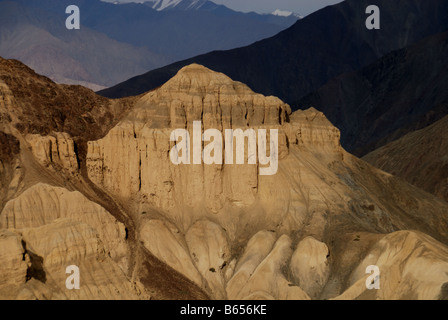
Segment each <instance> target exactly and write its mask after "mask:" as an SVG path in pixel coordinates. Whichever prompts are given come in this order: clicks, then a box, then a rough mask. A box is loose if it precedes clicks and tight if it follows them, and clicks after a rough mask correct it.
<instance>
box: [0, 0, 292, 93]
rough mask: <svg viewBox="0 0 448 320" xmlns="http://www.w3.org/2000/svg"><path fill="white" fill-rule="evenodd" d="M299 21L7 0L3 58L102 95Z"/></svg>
mask: <svg viewBox="0 0 448 320" xmlns="http://www.w3.org/2000/svg"><path fill="white" fill-rule="evenodd" d="M72 4H74V5H77V6H78V7H79V8H80V11H81V30H76V31H73V30H67V29H66V28H65V19H66V18H67V17H68V15H67V14H66V13H65V9H66V7H67V6H68V5H72ZM153 7H154V8H155V9H153ZM161 8H164V10H160V9H161ZM191 9H194V10H191ZM295 21H297V17H293V16H291V17H280V16H275V15H258V14H255V13H248V14H245V13H240V12H235V11H232V10H230V9H228V8H226V7H225V6H222V5H216V4H214V3H212V2H209V1H191V0H182V1H174V2H173V1H168V2H166V1H153V2H146V3H141V4H137V3H129V4H120V5H116V4H113V3H107V2H102V1H99V0H60V1H59V0H39V1H37V0H13V1H6V0H0V36H1V39H2V40H1V42H0V55H1V56H3V57H6V58H15V59H19V60H21V61H23V62H25V63H27V64H28V65H30V66H31V67H32V68H34V69H35V70H36V71H37V72H39V73H42V74H44V75H47V76H49V77H51V78H52V79H53V80H55V81H58V82H63V83H79V84H83V85H87V86H89V87H91V88H93V89H96V90H99V89H100V88H101V86H102V87H103V88H104V87H107V86H111V85H113V84H116V83H118V82H120V81H124V80H126V79H128V78H129V77H131V76H132V75H135V74H139V73H142V72H146V71H148V70H151V69H154V68H157V67H161V66H163V65H166V64H168V63H171V62H173V61H177V60H179V59H185V58H187V57H191V56H194V55H197V54H200V53H205V52H209V51H212V50H215V49H230V48H235V47H240V46H243V45H247V44H250V43H253V42H254V41H257V40H260V39H263V38H266V37H269V36H272V35H275V34H276V33H278V32H279V31H281V30H283V29H285V28H286V27H289V26H290V25H292V24H293V23H294V22H295Z"/></svg>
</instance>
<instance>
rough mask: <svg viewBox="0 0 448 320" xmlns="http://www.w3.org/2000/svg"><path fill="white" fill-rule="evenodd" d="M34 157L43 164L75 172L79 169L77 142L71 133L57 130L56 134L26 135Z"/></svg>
mask: <svg viewBox="0 0 448 320" xmlns="http://www.w3.org/2000/svg"><path fill="white" fill-rule="evenodd" d="M26 140H27V142H28V144H29V145H30V147H31V150H32V152H33V155H34V157H35V158H36V160H37V161H39V163H40V164H42V165H43V166H50V165H53V166H58V167H59V168H60V170H65V171H67V172H68V173H71V174H74V173H76V172H78V170H79V160H78V157H77V155H76V152H75V144H74V142H73V139H72V138H71V137H70V135H69V134H67V133H64V132H57V133H55V134H54V136H41V135H37V134H35V135H28V136H27V137H26Z"/></svg>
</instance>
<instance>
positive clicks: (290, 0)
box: [212, 0, 342, 16]
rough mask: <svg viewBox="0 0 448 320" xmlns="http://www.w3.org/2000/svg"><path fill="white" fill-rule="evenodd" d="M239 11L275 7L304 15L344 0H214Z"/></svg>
mask: <svg viewBox="0 0 448 320" xmlns="http://www.w3.org/2000/svg"><path fill="white" fill-rule="evenodd" d="M212 1H213V2H215V3H220V4H223V5H225V6H227V7H229V8H231V9H234V10H238V11H245V12H247V11H256V12H260V13H268V12H272V11H274V10H275V9H280V10H286V11H293V12H296V13H299V14H300V15H302V16H305V15H308V14H310V13H312V12H314V11H316V10H319V9H321V8H323V7H325V6H328V5H331V4H335V3H339V2H342V0H212Z"/></svg>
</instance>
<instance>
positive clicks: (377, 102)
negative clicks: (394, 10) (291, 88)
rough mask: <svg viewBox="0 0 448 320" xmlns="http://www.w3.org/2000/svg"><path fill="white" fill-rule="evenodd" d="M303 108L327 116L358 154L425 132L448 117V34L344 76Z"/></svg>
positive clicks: (440, 35) (302, 106) (303, 104)
mask: <svg viewBox="0 0 448 320" xmlns="http://www.w3.org/2000/svg"><path fill="white" fill-rule="evenodd" d="M299 105H300V107H301V108H306V107H307V106H314V107H316V108H317V109H319V110H320V111H322V112H324V113H325V114H326V115H327V117H328V118H329V119H330V120H331V121H332V123H333V124H334V125H335V126H337V127H338V128H339V129H340V130H341V131H342V132H343V133H344V134H343V137H342V144H343V145H344V146H345V147H346V148H347V149H349V150H352V152H354V153H356V154H358V155H364V154H366V153H368V152H369V151H372V150H374V149H376V148H377V147H379V146H382V145H384V144H386V143H388V142H390V141H392V140H395V139H397V138H399V137H401V136H402V135H404V134H406V133H407V132H410V131H413V130H417V129H421V128H424V127H426V126H428V125H430V124H431V123H433V122H434V121H437V120H439V119H440V118H441V117H443V116H444V115H446V114H447V113H448V112H447V111H448V110H447V105H448V32H444V33H441V34H437V35H434V36H431V37H428V38H426V39H424V40H422V41H420V42H418V43H417V44H415V45H412V46H409V47H407V48H404V49H401V50H398V51H394V52H392V53H390V54H388V55H386V56H384V57H383V58H381V59H380V60H378V61H377V62H375V63H373V64H371V65H369V66H367V67H365V68H363V69H362V70H360V71H358V72H351V73H345V74H343V75H340V76H338V77H337V78H334V79H332V80H330V81H329V82H328V83H327V84H325V85H324V86H322V87H321V88H319V89H318V90H317V91H316V92H314V93H313V94H311V95H309V96H307V97H305V98H304V99H302V100H301V101H300V102H299Z"/></svg>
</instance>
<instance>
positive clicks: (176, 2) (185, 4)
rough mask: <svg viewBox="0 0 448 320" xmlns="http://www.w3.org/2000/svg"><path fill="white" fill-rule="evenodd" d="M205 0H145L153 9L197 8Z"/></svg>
mask: <svg viewBox="0 0 448 320" xmlns="http://www.w3.org/2000/svg"><path fill="white" fill-rule="evenodd" d="M205 2H207V0H147V1H146V3H150V4H151V7H152V8H153V9H156V10H157V11H162V10H165V9H173V8H176V9H177V8H181V9H182V10H197V9H199V8H200V7H201V6H202V5H203V4H204V3H205Z"/></svg>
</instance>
